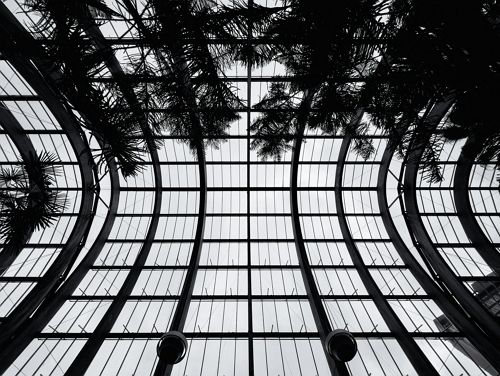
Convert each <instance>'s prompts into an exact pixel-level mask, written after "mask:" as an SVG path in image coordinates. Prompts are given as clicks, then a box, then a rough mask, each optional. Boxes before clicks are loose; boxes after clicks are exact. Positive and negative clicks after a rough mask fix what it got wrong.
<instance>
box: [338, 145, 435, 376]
mask: <svg viewBox="0 0 500 376" xmlns="http://www.w3.org/2000/svg"><path fill="white" fill-rule="evenodd" d="M350 143H351V137H350V136H349V135H346V136H345V137H344V140H343V141H342V146H341V147H340V152H339V159H338V163H337V170H336V173H335V175H336V176H335V204H336V207H337V213H338V219H339V225H340V229H341V231H342V237H343V238H344V241H345V243H346V246H347V249H348V251H349V255H350V256H351V259H352V262H353V264H354V266H355V268H356V270H357V272H358V273H359V276H360V278H361V280H362V281H363V284H364V286H365V288H366V290H367V291H368V294H369V295H370V296H371V298H372V299H373V302H374V303H375V305H376V307H377V308H378V310H379V311H380V313H381V314H382V317H383V318H384V320H385V321H386V323H387V326H388V327H389V329H390V330H391V332H392V333H394V337H395V338H396V340H397V341H398V343H399V345H400V346H401V348H402V349H403V351H404V353H405V355H406V356H407V357H408V359H409V360H410V362H411V364H412V366H413V368H414V369H415V370H416V371H417V373H418V374H419V375H435V376H438V375H439V373H438V372H437V370H436V369H435V368H434V366H433V365H432V364H431V362H430V361H429V359H428V358H427V357H426V356H425V355H424V353H423V352H422V350H421V349H420V347H418V346H417V344H416V343H415V341H414V339H413V338H412V337H411V336H410V334H409V333H408V331H407V330H406V328H405V326H404V325H403V323H402V322H401V320H399V317H398V316H397V315H396V314H395V313H394V311H393V310H392V308H391V307H390V306H389V303H388V302H387V300H386V299H385V298H384V296H383V294H382V292H381V291H380V289H379V288H378V286H377V285H376V283H375V281H374V279H373V277H372V276H371V274H370V272H369V271H368V269H367V268H366V266H365V264H364V262H363V260H362V258H361V255H360V254H359V251H358V249H357V247H356V244H355V243H354V240H353V238H352V236H351V232H350V231H349V226H348V224H347V220H346V217H345V212H344V204H343V198H342V190H341V187H342V177H343V172H344V164H345V160H346V157H347V152H348V149H349V145H350ZM377 189H378V190H380V189H381V188H380V187H377Z"/></svg>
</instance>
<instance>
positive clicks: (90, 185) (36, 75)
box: [0, 3, 94, 372]
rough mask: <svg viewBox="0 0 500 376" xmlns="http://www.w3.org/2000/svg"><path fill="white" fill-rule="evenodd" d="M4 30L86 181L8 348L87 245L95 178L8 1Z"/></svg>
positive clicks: (6, 325) (2, 13)
mask: <svg viewBox="0 0 500 376" xmlns="http://www.w3.org/2000/svg"><path fill="white" fill-rule="evenodd" d="M0 31H1V32H2V35H3V36H4V38H2V41H3V42H0V50H2V55H3V56H4V57H5V58H7V60H8V61H9V62H10V64H11V65H12V66H13V67H14V69H16V70H17V71H18V72H19V74H20V75H21V76H22V77H23V78H24V80H25V81H26V82H27V83H28V84H29V85H30V86H31V87H32V88H33V90H34V91H35V92H36V93H37V95H38V96H39V97H40V98H41V99H42V100H43V101H44V103H45V105H46V106H47V107H48V108H49V110H50V111H51V112H52V114H53V115H54V117H55V118H56V120H57V121H58V122H59V124H60V125H61V127H63V129H64V130H65V132H66V134H67V136H68V139H69V141H70V143H71V146H72V147H73V150H74V152H75V154H76V155H78V156H79V157H80V158H79V167H80V174H81V181H82V196H81V206H80V215H79V216H78V219H77V221H76V223H75V224H74V227H73V230H72V232H71V234H70V236H69V238H68V239H67V241H66V244H65V245H64V247H63V250H62V251H61V252H60V254H59V256H58V257H57V259H56V260H55V261H54V262H53V263H52V265H51V266H50V268H49V269H48V270H47V271H46V272H45V274H44V276H43V278H42V280H41V281H40V282H39V283H37V284H36V286H35V287H34V288H33V289H32V290H31V291H30V292H29V293H28V295H27V296H26V297H25V298H24V299H23V300H22V302H20V304H19V305H18V306H17V307H16V308H15V309H14V310H13V311H12V312H11V314H10V315H9V317H8V318H7V319H6V320H4V321H3V322H2V325H1V326H0V350H5V349H6V348H7V347H8V346H9V345H10V342H11V338H12V336H13V335H14V334H15V333H16V332H18V331H19V330H21V329H22V328H23V325H25V322H26V320H27V319H28V318H29V317H30V316H31V315H32V314H33V313H34V312H35V310H36V309H37V308H38V307H39V306H40V304H41V303H42V302H43V301H44V299H45V298H46V296H47V295H48V294H50V293H51V292H52V291H53V290H54V288H56V287H57V285H58V284H59V283H60V282H61V276H63V275H64V273H65V271H66V269H67V268H68V266H69V265H70V263H71V262H72V260H73V259H74V257H75V255H76V254H77V253H78V252H79V251H80V250H81V247H82V246H83V244H82V241H84V239H85V237H86V235H87V233H88V231H89V228H90V225H91V223H92V218H93V214H92V211H93V204H94V178H93V171H92V167H91V166H92V159H91V156H90V153H89V152H88V145H87V144H86V142H85V140H83V139H82V137H81V134H80V129H79V127H78V126H77V124H75V122H74V118H73V117H72V116H71V115H70V114H69V113H68V111H67V109H66V108H65V107H64V105H63V104H62V103H61V102H60V98H59V97H58V96H57V95H56V94H55V93H54V92H53V91H52V90H51V89H50V87H49V86H48V85H47V81H50V80H51V79H52V78H53V77H51V76H45V77H42V75H41V74H40V72H43V67H44V66H45V67H46V65H45V64H46V61H43V60H42V59H41V58H40V57H39V56H43V55H38V54H36V53H34V52H35V51H30V49H29V46H30V45H33V46H34V45H35V42H34V40H33V38H32V37H31V35H29V34H28V33H27V31H26V30H25V29H24V27H23V26H22V25H21V24H20V23H19V21H18V20H17V19H16V17H14V15H12V14H11V12H10V11H9V10H8V8H7V7H6V6H5V5H4V3H0ZM12 44H17V45H19V46H23V47H25V48H24V50H23V51H22V52H20V51H14V50H13V49H12ZM28 52H32V53H34V56H36V57H33V56H26V55H25V54H26V53H28ZM23 53H24V54H23ZM30 58H31V60H30ZM35 66H36V67H35ZM6 366H7V364H6V362H3V361H2V365H1V366H0V367H2V368H4V367H6ZM0 372H1V371H0Z"/></svg>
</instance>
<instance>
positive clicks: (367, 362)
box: [0, 0, 500, 376]
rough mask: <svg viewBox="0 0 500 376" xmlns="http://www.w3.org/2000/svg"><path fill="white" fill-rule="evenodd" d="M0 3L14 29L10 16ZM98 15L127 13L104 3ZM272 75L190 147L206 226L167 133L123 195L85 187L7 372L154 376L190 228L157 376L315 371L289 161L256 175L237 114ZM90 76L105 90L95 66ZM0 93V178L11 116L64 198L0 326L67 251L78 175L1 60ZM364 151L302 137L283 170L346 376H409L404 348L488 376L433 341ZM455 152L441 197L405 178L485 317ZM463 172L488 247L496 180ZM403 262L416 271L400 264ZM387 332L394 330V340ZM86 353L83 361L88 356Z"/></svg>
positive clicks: (417, 252) (323, 366) (411, 242)
mask: <svg viewBox="0 0 500 376" xmlns="http://www.w3.org/2000/svg"><path fill="white" fill-rule="evenodd" d="M134 4H136V6H138V7H139V8H140V6H141V5H140V2H137V3H135V2H134ZM263 4H264V5H271V4H267V3H266V2H265V1H264V2H263ZM4 5H5V6H6V7H7V8H8V9H9V10H10V11H11V12H12V13H13V14H14V15H15V16H16V17H17V18H18V19H19V20H20V21H24V22H29V17H30V15H27V14H26V13H23V12H21V11H20V10H21V9H22V5H21V4H20V3H19V2H16V1H15V0H8V1H6V2H4ZM109 6H110V7H112V8H113V9H115V10H116V11H118V12H121V13H124V12H125V10H124V7H123V6H122V4H121V3H120V2H116V3H115V2H111V1H110V2H109ZM124 14H125V13H124ZM136 28H137V25H136V24H135V23H134V22H133V21H132V20H131V18H130V17H128V18H127V17H126V18H125V19H124V20H120V21H118V20H113V21H107V22H104V23H103V24H102V25H101V26H100V31H101V33H102V34H103V36H104V38H133V37H134V36H135V35H137V34H134V30H135V31H136ZM138 51H139V47H134V46H133V44H132V47H130V46H129V47H127V48H122V47H120V45H119V44H118V45H117V46H116V50H115V54H116V56H117V58H118V61H119V62H125V61H126V60H127V59H128V58H129V57H130V56H131V55H133V54H134V53H136V52H138ZM280 69H281V68H280V66H279V64H270V65H269V66H266V67H263V68H258V69H249V68H246V67H244V66H241V65H235V66H233V67H232V68H231V69H230V71H228V72H227V76H228V77H229V79H230V80H231V78H232V79H233V82H232V85H233V87H234V90H235V92H237V93H238V95H239V96H240V98H241V99H242V101H243V102H244V103H246V107H245V108H242V109H241V112H240V115H241V118H240V119H239V120H238V121H236V122H234V123H233V124H232V125H231V129H230V135H229V137H228V140H227V142H224V143H222V144H221V145H220V147H219V148H218V149H207V150H206V155H205V162H204V163H205V166H204V167H205V170H206V183H207V187H206V213H205V215H202V216H200V215H199V214H200V212H199V210H200V207H199V203H200V199H201V195H203V194H204V191H203V187H202V186H201V183H200V182H201V180H202V179H201V178H200V175H199V174H200V171H201V170H200V169H199V164H200V162H199V161H198V160H197V159H196V158H194V157H193V154H192V152H191V151H190V150H189V149H188V147H187V146H186V145H185V144H183V143H180V142H179V141H178V140H176V139H175V138H174V137H171V136H170V135H168V134H167V135H165V137H164V140H163V141H164V143H163V146H162V147H161V148H160V149H158V150H157V151H155V152H153V153H151V154H145V155H144V158H145V161H144V162H143V168H142V170H141V172H140V173H139V174H138V175H137V176H135V177H133V178H129V179H127V180H124V179H123V178H121V177H120V176H119V174H116V173H114V174H113V173H112V172H110V171H108V170H99V171H97V172H96V190H95V197H94V200H95V205H94V209H93V220H92V222H91V224H90V225H89V230H88V235H87V238H86V240H85V243H84V244H83V247H82V250H81V252H80V253H79V254H78V255H77V257H76V258H75V260H74V262H73V263H72V265H71V268H70V269H69V270H68V273H67V275H65V276H64V278H66V281H69V280H78V281H79V282H78V284H77V287H76V288H74V289H69V288H68V289H66V290H65V288H64V287H65V286H66V285H69V283H66V285H65V282H64V281H63V282H62V284H61V285H60V286H59V290H56V291H54V292H53V293H52V294H51V295H50V304H51V305H50V307H52V308H50V307H49V308H50V309H51V310H50V309H48V310H47V312H51V313H50V314H49V313H47V314H45V316H44V317H45V318H44V320H45V321H43V320H42V321H40V322H43V323H44V324H43V327H42V328H40V329H39V330H35V329H33V328H31V327H28V328H27V329H25V330H26V331H29V330H31V331H32V333H33V334H32V336H31V337H30V340H29V341H28V342H26V340H25V341H24V342H22V341H21V340H17V342H16V340H14V342H13V344H14V347H15V346H21V345H20V344H21V343H23V344H24V345H23V346H24V347H23V348H22V349H18V350H17V351H18V355H17V356H16V357H15V359H12V364H10V365H9V366H8V368H7V369H6V373H5V374H6V375H31V374H33V375H34V374H41V375H62V374H65V373H66V372H67V371H68V370H71V369H72V368H71V367H72V365H73V366H74V365H75V364H78V366H82V365H83V367H84V368H83V369H84V370H85V371H84V373H85V374H88V375H94V374H100V375H133V374H136V375H138V374H141V375H142V374H144V375H148V374H153V373H154V371H155V369H156V367H157V362H158V359H157V357H156V345H157V342H158V339H159V338H160V337H161V335H162V334H163V333H164V332H165V331H167V330H169V328H170V325H171V322H172V319H173V316H174V314H175V312H176V310H179V309H182V308H183V307H179V306H178V304H177V303H178V302H179V299H180V298H181V296H180V295H181V292H182V290H183V286H184V283H185V281H186V275H187V271H188V269H189V267H190V259H191V255H192V252H193V250H194V247H195V246H196V244H198V243H197V239H196V231H197V229H198V228H199V227H200V226H201V225H203V226H204V232H203V236H202V237H203V239H202V240H203V241H202V243H201V255H200V260H199V266H198V270H197V273H196V280H195V283H194V289H193V292H192V296H191V298H190V300H189V304H188V306H186V307H184V309H186V320H185V324H184V327H183V328H182V331H183V332H184V334H185V335H186V337H187V338H188V341H189V348H188V351H187V355H186V357H185V359H184V360H183V361H182V362H181V363H179V364H178V365H175V366H174V367H173V370H172V375H176V376H181V375H187V376H192V375H225V376H228V375H234V376H236V375H238V376H240V375H268V376H277V375H288V374H289V375H318V376H320V375H329V374H331V373H330V369H329V366H328V363H327V360H326V357H325V353H324V351H323V346H322V344H321V342H320V339H319V338H320V336H319V333H318V328H317V327H316V323H315V320H314V318H313V310H314V307H311V305H310V302H309V299H308V295H307V291H306V288H305V286H304V282H303V277H302V274H301V270H300V267H299V258H298V257H297V251H296V244H295V239H294V231H293V218H292V214H291V209H290V202H291V199H292V198H291V186H290V185H291V183H290V182H291V176H290V172H291V170H292V153H291V152H290V153H286V154H285V155H283V156H282V158H281V160H280V161H273V160H266V161H262V160H261V159H260V158H259V157H258V156H257V154H256V152H255V151H253V150H250V143H251V141H252V134H250V132H249V125H250V123H251V122H252V120H253V119H254V118H255V117H256V116H258V113H257V112H256V111H255V110H254V108H253V105H254V104H255V103H257V102H258V101H259V99H261V98H262V97H263V96H264V95H265V93H266V91H267V90H268V87H269V82H267V81H266V80H267V78H269V77H271V76H273V75H276V74H278V73H280ZM102 75H103V78H112V74H111V73H110V71H108V70H107V69H103V72H102ZM0 80H1V83H2V85H1V92H0V100H1V103H0V125H1V126H2V130H1V133H0V145H1V148H0V164H1V166H2V167H10V166H13V165H14V164H15V163H17V158H18V152H17V150H16V146H15V141H13V139H12V138H11V134H14V133H13V128H9V126H6V124H7V120H6V119H7V118H8V117H9V116H10V117H13V118H14V119H16V121H17V122H18V124H19V125H20V126H21V127H22V128H23V129H24V134H22V135H19V134H17V135H15V136H13V137H27V138H28V139H29V142H30V143H31V144H32V145H33V148H34V149H35V150H37V151H43V150H46V151H49V152H53V153H56V155H57V159H58V164H59V165H60V166H61V169H62V173H61V174H60V176H59V177H58V178H57V189H59V190H61V191H63V192H64V194H65V195H66V197H67V206H66V208H65V210H64V213H63V214H62V215H60V216H59V217H58V218H57V221H56V222H55V223H54V225H53V226H51V227H49V228H48V229H47V230H45V231H39V232H35V233H34V234H33V236H32V238H31V239H30V242H29V244H28V245H27V246H26V247H25V248H24V249H23V251H22V252H21V254H20V255H19V256H18V257H17V258H16V260H15V262H14V263H13V264H12V266H10V267H9V268H8V269H7V270H6V271H5V272H4V273H3V275H2V276H1V277H0V319H1V321H0V323H1V322H6V321H7V319H9V317H10V315H11V313H12V312H13V311H14V309H15V308H16V306H18V305H19V304H20V303H21V302H23V300H24V299H26V298H27V297H29V292H30V291H31V289H32V288H33V286H34V285H36V284H37V283H38V282H40V281H41V280H42V279H43V277H44V275H45V273H46V271H47V270H48V269H49V267H50V265H51V264H52V263H53V262H54V261H55V260H56V259H57V257H59V253H60V251H61V249H62V248H63V246H64V243H65V242H66V241H67V239H68V238H69V237H70V236H71V234H72V231H73V227H74V226H75V222H76V218H77V217H78V215H79V211H80V201H81V191H82V189H83V188H82V182H81V181H82V178H81V169H85V168H90V167H89V166H85V165H81V164H79V162H78V157H79V156H78V155H76V153H75V151H74V150H73V149H72V148H71V142H69V141H68V137H67V135H66V131H65V125H64V124H58V122H57V120H56V119H55V118H54V117H53V115H52V114H51V111H50V109H49V108H48V107H47V106H46V104H44V102H43V101H42V100H41V99H40V98H38V97H37V93H36V92H35V90H34V89H32V87H31V86H30V83H29V82H26V81H25V80H24V78H23V77H21V75H20V74H19V73H18V72H17V71H16V70H15V69H14V68H13V67H12V65H11V64H10V63H9V61H8V60H6V59H3V60H0ZM94 84H95V85H98V83H94ZM81 136H82V137H84V138H85V141H86V142H88V144H89V145H90V147H91V148H98V147H99V145H98V144H97V143H96V141H95V139H93V138H92V137H90V135H89V134H88V133H84V132H82V135H81ZM371 138H372V142H373V145H374V148H375V153H374V155H373V156H372V157H371V158H370V159H368V160H363V159H362V158H360V157H359V156H358V155H357V154H356V153H354V152H353V151H352V145H350V140H349V139H348V138H346V137H344V136H343V135H340V134H339V135H336V136H324V135H322V134H320V133H315V132H308V133H306V135H305V137H304V140H303V142H302V149H301V154H300V157H299V166H298V174H299V175H298V177H297V182H298V183H297V196H298V197H297V199H298V205H299V213H298V217H299V224H300V229H301V232H302V235H303V238H304V245H305V248H306V251H307V256H308V260H309V264H310V265H311V269H312V273H313V275H314V278H315V282H316V286H317V289H318V291H319V294H320V298H321V301H322V304H323V307H324V309H325V311H326V313H327V316H328V320H329V322H330V325H331V327H333V328H342V329H347V330H349V331H350V332H351V333H353V335H354V336H355V338H356V340H357V344H358V354H357V355H356V357H355V358H354V359H353V360H352V361H351V362H349V363H348V365H347V367H348V370H349V372H350V374H352V375H416V374H417V371H416V370H415V368H414V365H412V363H411V361H410V359H409V357H408V354H407V353H405V350H404V348H403V346H402V342H401V341H403V340H401V338H402V337H404V338H405V339H404V341H411V346H415V348H416V349H418V350H419V351H420V352H421V353H422V354H423V356H425V357H426V358H427V359H428V360H429V362H430V364H432V366H433V367H434V368H435V370H436V372H437V373H438V374H440V375H460V374H470V375H488V374H489V373H488V371H486V370H485V368H484V361H483V360H478V357H477V353H474V354H472V352H471V353H467V350H464V347H463V346H462V347H460V349H459V346H457V343H459V341H464V338H463V336H462V333H460V332H459V331H458V330H457V329H456V328H455V331H454V332H453V333H451V334H450V332H441V330H440V327H439V325H437V320H438V318H440V317H442V316H443V312H442V310H441V309H440V308H439V307H440V306H439V304H438V303H439V302H436V301H435V300H434V299H433V298H432V297H431V296H430V294H429V292H428V291H425V289H424V288H423V287H422V286H421V285H420V284H419V282H418V281H417V279H416V277H415V276H414V275H413V272H412V270H415V268H416V267H418V268H421V270H424V273H425V274H426V277H427V278H432V277H433V274H432V273H433V272H432V271H431V270H430V268H429V265H428V263H427V262H426V260H425V255H424V254H423V253H422V252H421V249H420V248H419V239H415V237H414V234H413V229H412V226H411V224H410V222H409V220H408V213H407V212H406V208H405V204H404V194H405V193H404V187H402V186H401V184H402V181H403V177H404V174H405V173H406V169H407V164H406V163H404V162H403V161H400V160H398V159H396V158H395V157H393V156H392V154H391V153H389V152H388V151H387V148H386V146H387V145H386V140H385V139H384V137H382V136H381V135H380V134H379V133H377V131H376V130H373V132H372V135H371ZM461 146H462V145H461V144H454V145H447V147H446V148H445V149H444V150H443V152H442V153H441V159H440V163H441V164H442V167H443V172H444V176H445V180H444V181H443V182H441V183H438V184H436V183H433V184H430V183H428V182H427V181H426V180H425V179H424V178H423V176H421V175H419V176H418V177H417V182H416V185H415V187H414V188H415V189H416V191H417V196H416V197H417V208H418V213H416V214H417V215H418V216H420V218H421V220H422V223H423V228H424V229H425V231H426V234H427V235H426V236H428V237H429V239H430V242H431V243H432V244H433V247H434V251H435V252H437V253H438V254H439V256H440V257H441V260H442V263H443V264H444V265H445V267H447V268H449V269H450V270H451V271H452V273H453V275H454V277H456V278H457V279H458V280H459V281H460V282H461V283H462V284H463V286H464V288H465V289H467V291H469V292H470V294H471V295H474V296H475V299H476V302H477V303H478V305H481V306H483V307H484V309H485V310H489V311H490V312H492V314H494V315H496V313H497V312H498V307H496V306H497V305H498V303H497V299H498V294H495V293H494V292H493V293H492V292H490V293H489V296H488V297H487V298H484V294H482V295H481V294H480V293H479V291H478V290H477V289H478V287H477V286H478V284H477V283H478V282H479V283H483V284H484V283H491V284H496V285H498V281H497V280H498V277H496V276H494V275H493V274H494V272H495V270H494V269H493V268H491V267H489V266H488V264H487V262H486V261H484V260H483V259H482V258H481V256H480V255H479V254H478V252H477V249H476V246H475V244H473V242H472V241H471V240H470V235H469V234H468V231H469V230H468V229H467V228H464V225H463V223H464V222H461V221H460V220H459V213H458V212H457V209H456V207H455V197H456V196H455V195H457V194H461V192H458V193H457V191H456V190H455V189H454V188H455V185H454V184H455V180H454V174H455V171H456V169H457V166H458V165H459V163H458V160H459V157H460V149H461ZM470 168H471V171H470V174H469V175H468V176H469V181H468V187H469V188H468V189H467V191H466V192H464V193H463V194H466V195H468V196H467V197H468V200H469V202H470V206H471V209H472V213H473V215H472V216H471V217H470V218H468V220H472V221H475V222H476V224H477V225H478V226H479V228H480V229H481V230H482V232H483V235H484V236H485V237H486V238H487V239H488V241H489V242H490V245H491V246H492V247H496V248H495V249H497V248H498V247H497V246H498V244H500V240H499V238H500V235H499V228H500V224H499V223H498V214H497V213H498V210H497V207H496V203H497V202H498V195H499V191H498V188H497V186H496V185H497V183H496V177H495V172H494V170H493V168H492V166H480V165H478V164H473V165H472V166H471V167H470ZM97 188H98V189H97ZM381 205H383V207H381ZM386 214H387V215H389V216H390V218H392V220H391V221H387V220H386V218H385V219H384V216H385V215H386ZM200 221H203V223H200ZM106 226H109V229H108V230H105V229H106V228H107V227H106ZM393 230H394V231H393ZM394 232H395V233H396V234H397V236H398V239H396V238H395V236H394V235H391V234H393V233H394ZM405 252H406V253H408V254H410V255H411V257H412V258H414V259H415V260H416V265H417V266H415V265H413V264H412V265H408V264H407V262H405V261H404V260H405V258H404V257H402V256H401V255H402V253H405ZM93 255H95V257H94V256H93ZM87 260H92V261H91V262H88V261H87ZM406 260H407V259H406ZM412 268H413V269H412ZM54 307H56V308H54ZM495 307H496V308H495ZM37 315H38V316H40V315H41V316H43V315H44V313H40V312H34V316H33V317H34V318H37V317H38V316H37ZM389 322H391V323H394V322H396V323H399V324H398V325H400V330H399V332H398V333H397V334H396V333H395V331H394V330H391V325H393V326H392V327H393V328H394V325H395V324H388V323H389ZM2 329H3V328H2V326H0V332H1V330H2ZM401 333H402V334H401ZM411 346H410V347H411ZM468 346H469V347H468V348H469V349H473V350H474V348H473V346H472V345H470V343H469V345H468ZM90 347H92V348H93V349H94V350H95V353H94V354H93V355H92V356H91V357H89V356H88V353H87V351H86V349H87V348H90ZM407 348H408V346H407V347H405V349H407ZM4 350H5V349H4ZM4 350H1V351H4ZM5 351H6V350H5ZM9 351H10V350H9ZM12 351H14V352H15V351H16V350H12ZM474 351H475V350H474Z"/></svg>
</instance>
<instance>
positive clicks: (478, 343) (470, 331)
mask: <svg viewBox="0 0 500 376" xmlns="http://www.w3.org/2000/svg"><path fill="white" fill-rule="evenodd" d="M392 156H393V152H391V151H390V150H389V149H386V150H385V152H384V155H383V157H382V162H381V165H380V170H379V175H378V181H377V188H378V189H377V192H378V194H377V197H378V204H379V208H380V214H381V216H382V221H383V223H384V226H385V229H386V231H387V233H388V235H389V237H390V239H391V241H392V243H393V244H394V247H395V248H396V251H397V252H398V255H399V257H401V260H403V262H404V263H405V265H406V267H407V268H408V269H409V270H410V271H411V273H412V275H413V276H414V277H415V279H416V280H417V282H418V283H419V284H420V286H422V288H423V289H424V291H425V292H426V293H427V294H428V295H429V297H431V298H432V299H433V301H434V303H435V304H436V305H437V306H438V307H439V308H440V309H441V311H442V312H443V313H444V314H445V315H446V317H448V318H449V319H450V320H451V321H452V322H453V324H454V325H455V326H456V327H457V328H458V329H459V330H460V331H461V332H462V333H464V335H465V336H466V337H467V338H468V339H469V340H470V341H471V342H472V344H473V345H474V346H475V347H476V349H478V350H479V351H480V352H481V353H482V355H483V356H484V357H485V358H486V359H488V361H489V362H490V364H492V365H494V366H495V367H496V369H497V370H500V367H499V366H500V365H499V364H498V363H499V361H498V360H499V359H500V351H499V350H498V349H496V348H495V347H494V346H493V345H492V344H491V343H490V342H489V340H488V338H487V337H486V336H485V335H484V333H482V332H481V331H480V330H479V328H478V327H477V326H475V325H473V324H472V323H471V322H470V321H469V320H468V317H467V313H466V312H464V311H463V309H462V307H461V306H460V305H458V304H457V302H456V301H455V300H454V298H453V296H452V295H451V294H450V293H449V292H448V291H447V290H442V289H441V288H440V287H439V286H438V285H437V284H436V283H435V282H434V281H433V280H432V279H431V277H430V276H429V274H427V272H426V271H425V270H424V269H423V267H422V266H421V265H420V263H419V262H418V261H417V260H416V259H415V257H414V256H413V255H412V254H411V252H410V250H409V249H408V247H407V246H406V244H405V242H404V241H403V239H401V236H400V235H399V232H398V231H397V229H396V227H395V225H394V221H393V220H392V217H391V215H390V212H389V206H388V202H387V194H386V192H387V191H386V185H387V174H388V171H389V167H390V162H391V159H392Z"/></svg>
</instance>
